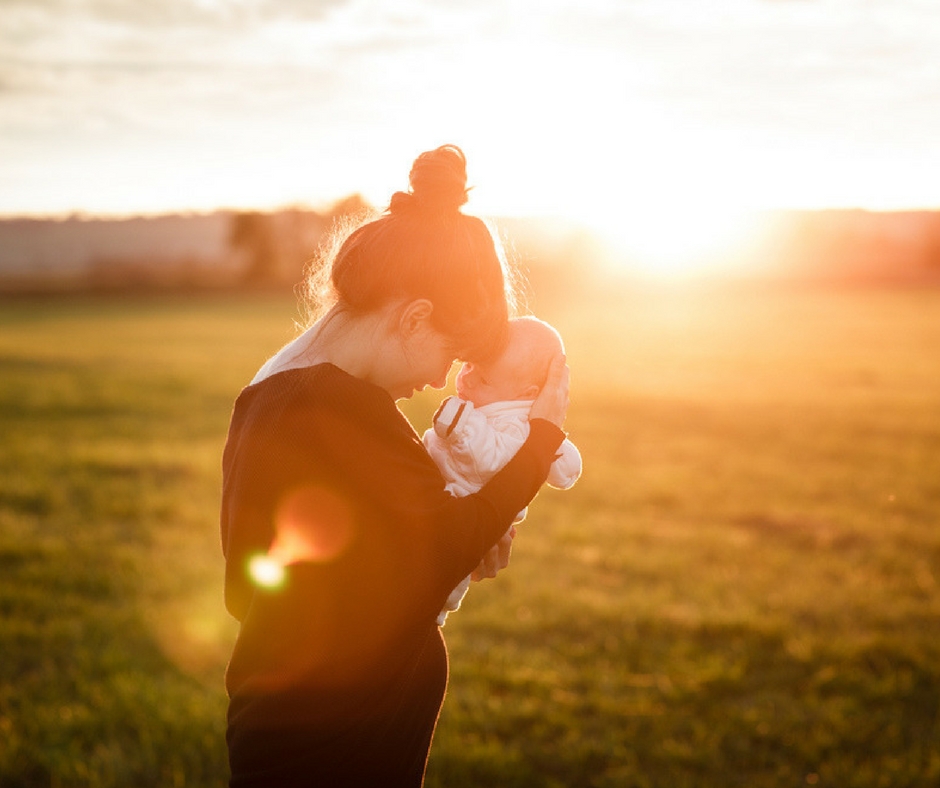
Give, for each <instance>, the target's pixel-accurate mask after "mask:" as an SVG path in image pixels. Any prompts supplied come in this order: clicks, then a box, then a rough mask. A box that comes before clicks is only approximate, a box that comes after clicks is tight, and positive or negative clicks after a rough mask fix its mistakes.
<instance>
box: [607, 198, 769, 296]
mask: <svg viewBox="0 0 940 788" xmlns="http://www.w3.org/2000/svg"><path fill="white" fill-rule="evenodd" d="M590 223H591V225H592V227H593V229H594V231H595V232H596V234H597V236H598V238H599V239H600V240H601V242H602V245H603V246H604V248H605V250H606V253H607V257H608V264H609V265H610V266H611V267H614V268H616V269H618V270H620V271H624V272H628V273H634V274H638V275H641V276H644V277H651V278H659V279H681V278H690V277H695V276H700V275H704V274H711V273H720V272H726V273H727V272H730V271H732V270H734V269H735V268H737V267H739V266H740V265H741V264H742V262H743V255H742V253H743V252H744V250H745V248H746V247H747V243H748V241H749V239H750V238H751V237H752V236H753V234H754V232H755V230H756V227H757V225H758V216H757V214H756V212H753V211H747V210H744V209H741V208H735V207H732V206H728V205H721V204H711V205H710V204H707V203H698V204H694V205H690V204H682V203H673V204H668V205H657V204H648V205H633V206H631V207H630V208H629V209H625V210H623V211H622V212H620V213H618V214H617V215H616V216H610V217H606V218H605V217H602V216H600V217H595V218H594V219H593V220H590Z"/></svg>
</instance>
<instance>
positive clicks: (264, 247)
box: [229, 211, 278, 285]
mask: <svg viewBox="0 0 940 788" xmlns="http://www.w3.org/2000/svg"><path fill="white" fill-rule="evenodd" d="M274 235H275V234H274V227H273V223H272V220H271V217H270V216H269V215H267V214H264V213H260V212H258V211H246V212H242V213H236V214H235V215H234V216H233V217H232V224H231V230H230V231H229V245H230V246H231V247H232V249H234V250H235V251H236V252H239V253H241V254H243V255H245V257H246V259H247V266H246V268H245V272H244V275H243V280H244V282H245V283H246V284H253V285H258V284H270V283H271V282H274V281H276V280H277V276H278V259H277V248H276V239H275V237H274Z"/></svg>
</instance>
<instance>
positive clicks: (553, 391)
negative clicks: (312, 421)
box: [529, 353, 570, 429]
mask: <svg viewBox="0 0 940 788" xmlns="http://www.w3.org/2000/svg"><path fill="white" fill-rule="evenodd" d="M569 374H570V371H569V369H568V364H567V362H566V360H565V356H564V355H563V354H562V353H559V354H558V355H557V356H555V358H553V359H552V363H551V365H550V366H549V368H548V377H547V378H546V380H545V385H544V386H542V390H541V391H540V392H539V395H538V396H537V397H536V398H535V402H533V403H532V409H531V410H530V411H529V418H530V419H545V420H546V421H550V422H551V423H552V424H554V425H555V426H556V427H558V428H559V429H561V428H562V427H563V426H564V424H565V416H566V415H567V413H568V380H569Z"/></svg>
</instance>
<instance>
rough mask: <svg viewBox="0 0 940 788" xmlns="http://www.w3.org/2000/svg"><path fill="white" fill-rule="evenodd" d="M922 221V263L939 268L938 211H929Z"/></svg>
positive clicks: (939, 237) (939, 236) (939, 231)
mask: <svg viewBox="0 0 940 788" xmlns="http://www.w3.org/2000/svg"><path fill="white" fill-rule="evenodd" d="M924 223H925V227H924V263H925V264H926V266H927V268H932V269H936V270H940V211H933V212H931V213H929V214H928V215H927V217H926V219H925V220H924Z"/></svg>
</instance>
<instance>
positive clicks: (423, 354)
mask: <svg viewBox="0 0 940 788" xmlns="http://www.w3.org/2000/svg"><path fill="white" fill-rule="evenodd" d="M456 358H457V349H456V346H455V344H454V342H453V341H452V340H451V339H450V338H449V337H447V336H446V335H444V334H442V333H441V332H440V331H438V330H437V329H435V328H434V327H433V326H431V325H430V323H429V324H428V326H427V328H426V330H424V331H422V332H420V334H417V335H415V336H414V337H413V338H412V339H411V341H410V342H409V343H408V348H407V350H406V359H407V362H408V363H407V368H408V369H407V373H406V376H407V380H403V381H402V388H401V392H400V393H398V395H397V396H396V397H395V398H396V399H402V398H405V399H407V398H408V397H411V396H413V395H414V393H415V392H416V391H423V390H424V389H425V388H426V387H427V386H430V387H431V388H433V389H442V388H444V386H446V385H447V377H448V375H449V374H450V370H451V367H452V366H453V365H454V361H455V360H456Z"/></svg>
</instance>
